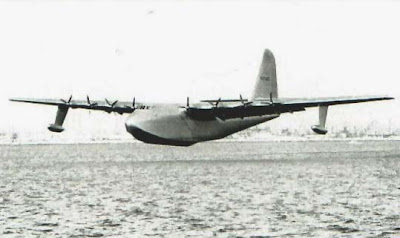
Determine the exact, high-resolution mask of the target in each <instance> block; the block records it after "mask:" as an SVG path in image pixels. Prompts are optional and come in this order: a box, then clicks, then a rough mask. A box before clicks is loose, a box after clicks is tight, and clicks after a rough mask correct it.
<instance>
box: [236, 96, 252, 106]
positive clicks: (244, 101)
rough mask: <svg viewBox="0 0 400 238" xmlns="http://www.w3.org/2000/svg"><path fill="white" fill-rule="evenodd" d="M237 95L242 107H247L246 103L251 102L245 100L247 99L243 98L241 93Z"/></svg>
mask: <svg viewBox="0 0 400 238" xmlns="http://www.w3.org/2000/svg"><path fill="white" fill-rule="evenodd" d="M239 96H240V102H242V104H243V107H247V105H249V104H252V102H247V100H244V99H243V97H242V95H241V94H239Z"/></svg>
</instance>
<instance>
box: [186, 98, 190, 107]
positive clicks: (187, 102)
mask: <svg viewBox="0 0 400 238" xmlns="http://www.w3.org/2000/svg"><path fill="white" fill-rule="evenodd" d="M186 107H187V108H189V107H190V103H189V97H187V98H186Z"/></svg>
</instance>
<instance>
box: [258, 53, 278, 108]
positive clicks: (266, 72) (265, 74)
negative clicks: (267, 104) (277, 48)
mask: <svg viewBox="0 0 400 238" xmlns="http://www.w3.org/2000/svg"><path fill="white" fill-rule="evenodd" d="M271 96H272V98H278V84H277V82H276V66H275V58H274V55H273V54H272V52H271V51H270V50H268V49H265V51H264V56H263V60H262V63H261V66H260V71H259V72H258V76H257V81H256V86H255V88H254V92H253V96H252V97H251V101H254V100H256V99H257V98H270V97H271Z"/></svg>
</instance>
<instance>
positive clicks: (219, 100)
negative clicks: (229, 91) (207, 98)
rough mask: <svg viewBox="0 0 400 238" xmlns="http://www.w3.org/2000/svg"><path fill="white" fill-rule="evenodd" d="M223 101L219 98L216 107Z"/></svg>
mask: <svg viewBox="0 0 400 238" xmlns="http://www.w3.org/2000/svg"><path fill="white" fill-rule="evenodd" d="M220 102H221V98H218V101H217V102H216V103H215V107H218V104H219V103H220Z"/></svg>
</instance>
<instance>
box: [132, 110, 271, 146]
mask: <svg viewBox="0 0 400 238" xmlns="http://www.w3.org/2000/svg"><path fill="white" fill-rule="evenodd" d="M277 117H279V114H272V115H263V116H254V117H246V118H243V119H242V118H234V119H228V120H221V119H220V118H217V117H215V118H213V119H209V120H196V119H193V118H192V117H190V116H189V115H188V114H187V113H186V110H185V109H184V108H179V107H178V106H177V105H169V106H166V105H163V106H160V107H153V108H150V109H148V110H136V111H135V112H133V113H132V115H131V116H130V117H129V118H128V119H127V121H126V122H125V126H126V130H127V131H128V132H129V133H130V134H132V135H133V136H134V137H135V138H136V139H138V140H141V141H143V142H146V143H152V144H164V145H177V146H189V145H193V144H195V143H197V142H201V141H208V140H215V139H221V138H223V137H226V136H228V135H231V134H233V133H235V132H238V131H241V130H244V129H247V128H249V127H252V126H255V125H257V124H260V123H263V122H265V121H269V120H272V119H274V118H277Z"/></svg>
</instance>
